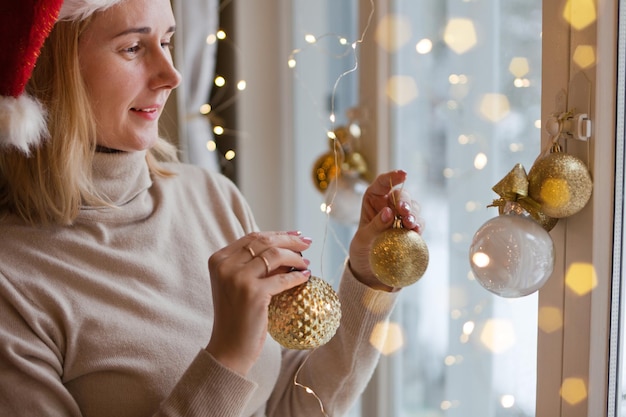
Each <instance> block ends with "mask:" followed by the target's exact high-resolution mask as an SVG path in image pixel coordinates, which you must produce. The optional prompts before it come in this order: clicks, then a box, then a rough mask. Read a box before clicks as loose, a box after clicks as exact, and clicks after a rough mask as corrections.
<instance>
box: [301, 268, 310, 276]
mask: <svg viewBox="0 0 626 417" xmlns="http://www.w3.org/2000/svg"><path fill="white" fill-rule="evenodd" d="M302 274H303V275H304V276H305V277H310V276H311V270H310V269H305V270H304V271H302Z"/></svg>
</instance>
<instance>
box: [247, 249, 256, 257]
mask: <svg viewBox="0 0 626 417" xmlns="http://www.w3.org/2000/svg"><path fill="white" fill-rule="evenodd" d="M246 249H248V252H250V255H252V257H253V258H256V253H254V251H253V250H252V248H251V247H250V246H246Z"/></svg>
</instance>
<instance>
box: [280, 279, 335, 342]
mask: <svg viewBox="0 0 626 417" xmlns="http://www.w3.org/2000/svg"><path fill="white" fill-rule="evenodd" d="M268 320H269V324H268V331H269V333H270V335H271V336H272V337H273V338H274V340H276V341H277V342H278V343H280V344H281V345H282V346H284V347H286V348H288V349H299V350H306V349H314V348H316V347H319V346H322V345H324V344H326V343H327V342H328V341H329V340H330V339H331V338H332V337H333V336H334V335H335V333H336V332H337V328H338V327H339V321H340V320H341V305H340V303H339V298H338V297H337V293H336V292H335V290H333V287H332V286H331V285H330V284H328V283H327V282H326V281H324V280H323V279H321V278H318V277H316V276H311V277H310V278H309V280H308V281H307V282H305V283H304V284H302V285H298V286H297V287H294V288H291V289H289V290H287V291H283V292H282V293H280V294H277V295H275V296H273V297H272V300H271V301H270V305H269V312H268Z"/></svg>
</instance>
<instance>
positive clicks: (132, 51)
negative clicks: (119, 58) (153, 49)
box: [123, 45, 140, 54]
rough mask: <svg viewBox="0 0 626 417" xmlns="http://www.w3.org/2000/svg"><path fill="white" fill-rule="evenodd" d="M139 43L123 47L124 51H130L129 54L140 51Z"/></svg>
mask: <svg viewBox="0 0 626 417" xmlns="http://www.w3.org/2000/svg"><path fill="white" fill-rule="evenodd" d="M139 49H140V48H139V45H133V46H131V47H130V48H125V49H123V52H126V53H129V54H136V53H137V52H139Z"/></svg>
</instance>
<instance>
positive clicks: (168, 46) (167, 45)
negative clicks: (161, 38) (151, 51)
mask: <svg viewBox="0 0 626 417" xmlns="http://www.w3.org/2000/svg"><path fill="white" fill-rule="evenodd" d="M161 48H163V49H169V50H172V49H174V45H173V44H172V42H170V41H165V42H161Z"/></svg>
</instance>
